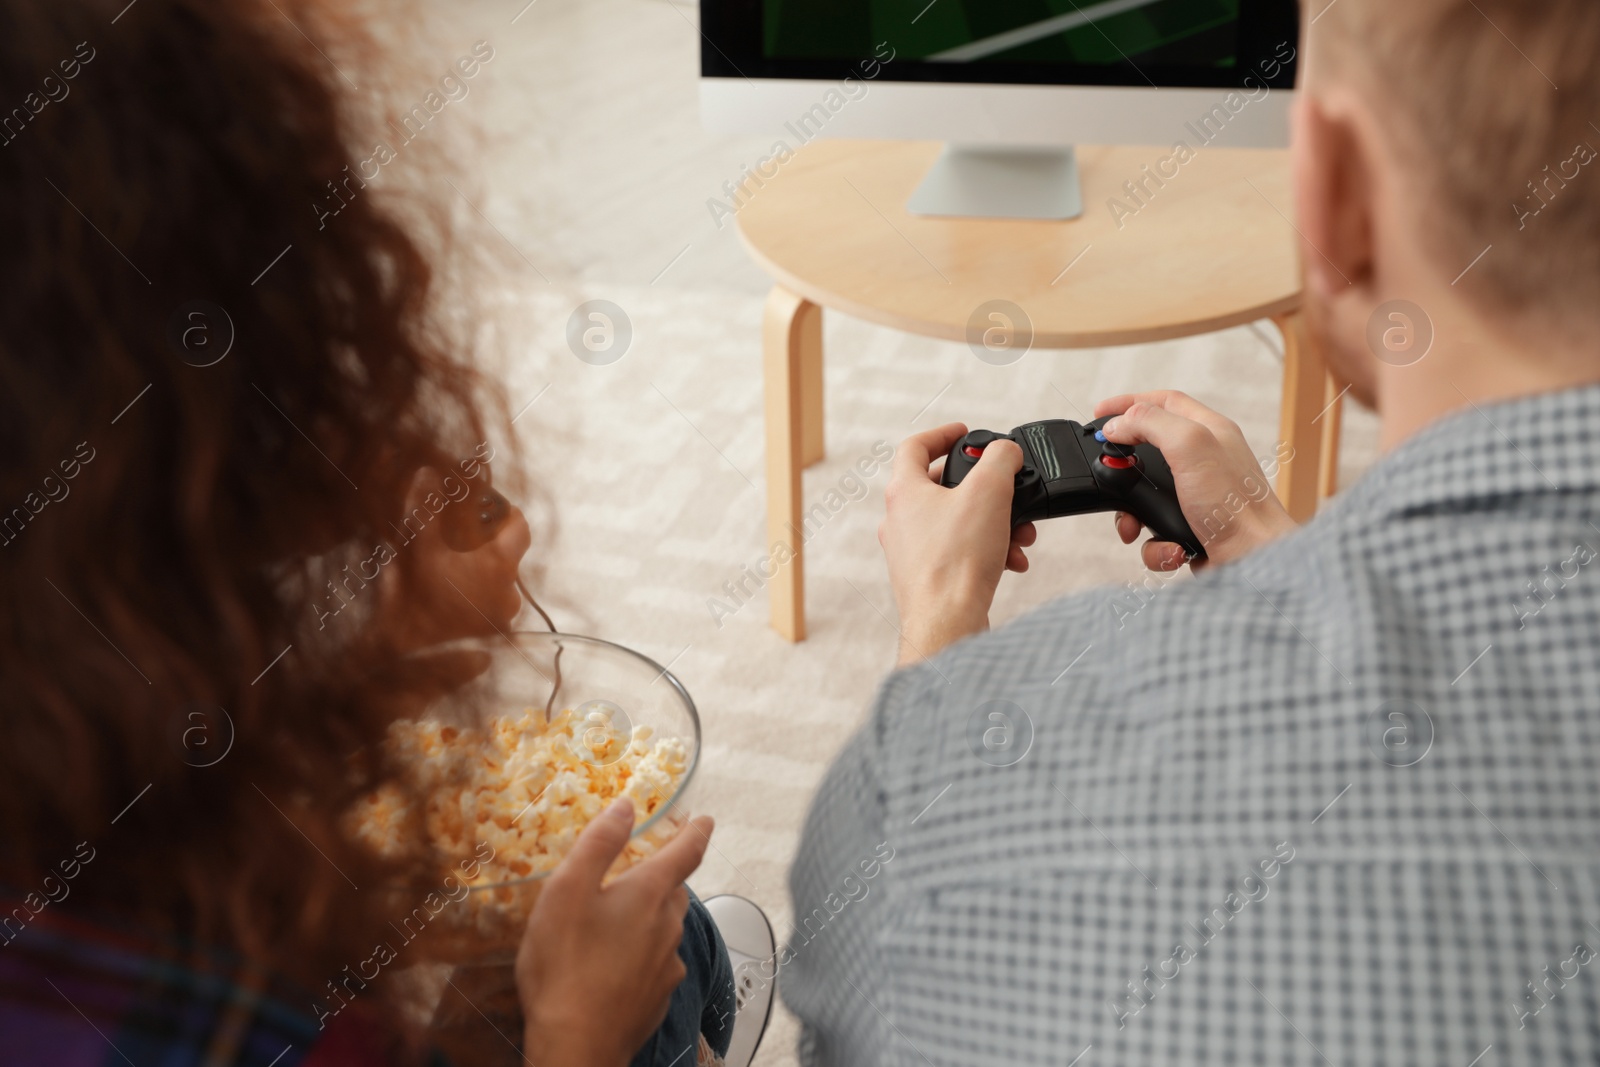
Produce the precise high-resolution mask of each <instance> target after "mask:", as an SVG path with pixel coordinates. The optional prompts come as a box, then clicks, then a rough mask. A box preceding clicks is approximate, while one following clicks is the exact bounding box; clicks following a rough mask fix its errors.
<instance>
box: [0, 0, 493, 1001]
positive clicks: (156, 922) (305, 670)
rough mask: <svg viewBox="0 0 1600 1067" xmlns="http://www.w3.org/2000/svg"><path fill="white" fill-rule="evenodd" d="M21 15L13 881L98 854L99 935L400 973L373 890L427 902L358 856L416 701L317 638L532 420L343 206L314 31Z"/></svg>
mask: <svg viewBox="0 0 1600 1067" xmlns="http://www.w3.org/2000/svg"><path fill="white" fill-rule="evenodd" d="M3 7H4V11H5V14H6V16H7V19H6V22H7V32H5V33H4V34H0V109H10V108H11V107H12V105H13V104H15V105H17V107H20V108H22V109H24V110H25V112H26V114H24V115H22V116H20V117H19V116H18V115H17V114H16V113H15V112H14V111H13V110H0V190H4V192H5V194H6V195H5V207H4V209H3V210H0V279H3V282H4V284H3V285H0V452H3V455H4V456H5V460H4V462H3V464H0V531H3V532H0V582H3V584H4V588H5V592H6V595H5V598H4V606H3V609H0V610H3V622H0V677H3V678H4V680H5V687H4V696H3V697H0V708H3V711H0V819H3V828H4V829H3V834H0V837H3V840H0V883H4V884H7V885H9V886H11V887H13V888H18V887H20V888H22V889H27V888H29V887H32V886H35V885H37V884H38V883H39V881H40V879H42V878H43V877H45V876H46V875H47V874H49V873H50V872H51V869H52V868H53V867H54V866H55V864H56V863H57V862H58V861H60V860H61V859H62V858H63V857H66V856H70V855H71V854H72V849H73V847H74V845H75V844H76V843H77V842H80V841H88V842H91V843H92V845H93V847H94V848H95V850H96V852H97V858H96V859H95V861H94V863H93V865H92V866H91V867H89V868H88V869H87V870H86V871H85V872H84V874H83V875H82V876H81V877H79V878H78V879H77V881H76V882H75V883H74V886H73V893H72V900H71V903H70V904H69V905H67V906H69V907H78V908H83V909H86V911H88V912H99V913H103V914H109V915H112V916H116V917H119V918H124V919H126V920H128V921H130V922H134V923H137V924H139V925H140V926H141V927H145V928H151V929H154V930H157V931H160V932H162V933H165V934H170V935H175V936H179V937H181V938H183V939H184V940H191V939H192V940H194V941H198V942H199V943H203V944H208V945H215V946H220V947H222V948H225V949H227V950H229V951H230V952H234V953H238V954H241V955H243V956H244V957H245V958H246V959H248V960H250V961H251V962H252V963H256V964H259V965H261V966H263V967H266V968H270V969H271V970H273V971H276V972H278V973H280V974H283V975H286V976H289V977H290V978H293V979H296V980H298V981H300V982H301V983H303V984H304V985H305V986H306V987H308V988H310V989H313V990H320V989H321V987H322V986H323V984H324V981H325V980H326V979H327V978H329V977H332V976H333V975H335V974H337V973H338V972H339V970H340V968H341V967H343V966H344V965H346V964H348V963H351V962H352V961H355V960H359V959H361V958H363V957H365V956H367V955H369V954H370V952H371V946H372V944H373V942H374V939H375V931H376V930H377V929H378V928H380V927H381V926H383V925H384V920H385V916H384V915H383V913H382V912H383V909H382V908H381V907H379V906H378V899H379V898H377V897H375V896H374V890H376V889H380V888H382V887H385V886H393V885H395V884H396V881H397V879H401V880H403V879H405V878H407V877H409V876H411V875H412V874H414V876H415V879H416V881H417V884H419V885H422V884H424V883H425V882H426V881H427V880H428V878H429V876H428V875H427V873H426V872H423V871H417V872H406V871H396V870H394V869H391V868H389V867H385V866H384V865H383V864H382V863H380V861H378V860H376V859H374V858H373V857H371V856H368V855H366V854H364V853H362V852H360V851H358V850H357V849H355V848H353V847H352V846H351V845H350V844H349V843H348V842H347V841H346V839H345V837H344V835H343V834H341V833H340V830H339V826H338V818H339V813H340V812H341V811H343V810H345V809H346V808H347V807H348V805H349V804H350V803H351V802H352V801H353V799H354V798H355V797H356V796H358V795H359V794H361V793H362V792H364V791H366V790H367V789H369V788H371V787H372V786H373V785H374V784H375V783H376V782H377V780H378V779H379V777H380V776H381V775H382V773H383V771H382V768H381V767H378V766H374V765H371V764H370V762H369V763H362V762H359V761H356V760H353V759H352V754H355V753H361V752H366V751H371V749H372V747H373V745H374V742H375V741H376V740H378V739H379V738H380V737H381V734H382V731H383V730H384V728H385V726H386V725H387V722H388V720H389V718H390V717H392V715H393V708H392V703H391V700H392V697H393V695H394V694H393V692H392V690H391V689H389V688H387V687H386V685H384V684H380V683H379V681H378V680H379V679H383V678H390V679H392V678H393V677H394V673H393V671H392V670H391V665H390V664H389V663H388V662H387V661H386V657H387V655H388V653H386V652H385V651H384V649H383V648H382V647H380V646H379V645H378V644H376V643H374V642H362V641H344V642H343V643H341V644H340V646H339V647H338V648H337V649H332V648H330V647H328V646H326V645H319V644H318V642H317V641H316V640H313V639H310V638H308V637H307V629H308V628H307V625H306V623H307V620H308V619H314V618H315V617H316V616H315V614H314V609H313V607H312V606H311V604H310V601H311V600H312V599H314V598H317V597H321V596H325V591H324V589H323V588H322V584H323V579H324V578H325V577H326V575H324V574H323V573H322V571H321V569H320V568H321V567H322V566H323V564H322V563H320V562H319V561H320V560H322V559H324V558H325V557H326V555H327V554H328V553H329V552H330V551H333V550H335V549H337V548H338V547H339V546H341V545H349V544H365V545H367V546H370V545H371V544H372V543H373V542H374V541H376V540H379V539H381V538H387V537H390V536H391V535H390V533H389V531H390V529H391V527H390V523H391V520H393V519H394V518H395V517H396V516H397V515H398V514H399V513H400V512H401V501H402V500H403V498H404V494H405V490H406V488H407V484H408V480H409V478H410V476H411V473H412V472H413V471H414V470H416V469H417V468H418V467H419V466H421V465H423V464H436V465H437V464H440V463H447V464H451V463H455V462H457V461H460V460H465V459H469V458H470V457H472V456H474V455H475V454H480V453H479V451H478V450H479V449H480V446H481V445H482V443H483V442H484V440H485V438H486V436H487V434H488V432H489V429H488V428H486V422H488V421H489V419H490V416H489V415H486V414H485V412H486V411H493V412H494V413H495V414H494V416H493V417H494V419H496V420H499V421H498V422H497V423H496V425H499V426H501V428H503V420H504V405H503V403H499V404H495V405H492V406H486V404H485V397H486V396H487V395H489V391H487V389H486V385H485V382H484V381H483V380H482V379H481V378H480V376H479V375H477V374H476V373H475V372H474V370H473V369H472V368H471V366H470V364H469V363H468V361H467V359H466V357H465V356H464V355H463V349H462V348H460V347H459V346H458V345H457V344H456V343H455V341H454V340H453V339H452V338H451V336H450V334H449V331H448V330H446V329H445V328H443V327H441V326H440V325H439V321H438V317H437V316H436V315H435V314H433V313H432V311H431V310H430V309H431V306H432V299H431V297H430V294H431V293H432V292H433V290H434V288H436V287H435V286H434V282H433V276H432V272H431V269H430V261H429V257H428V256H427V255H426V254H425V253H424V250H423V247H424V246H423V245H421V244H419V238H417V237H415V236H413V235H412V233H414V232H415V230H414V228H413V231H412V233H408V230H407V227H406V226H405V225H402V222H401V220H400V218H399V217H397V215H396V214H395V212H394V210H393V209H392V207H391V208H390V209H389V210H385V208H384V206H383V201H381V200H380V199H379V198H377V197H376V196H374V195H364V196H360V197H356V198H354V199H353V200H352V201H351V202H349V203H348V205H347V206H345V207H344V208H343V210H342V211H340V213H339V215H338V217H337V220H336V222H329V223H327V224H326V225H325V224H324V223H325V222H326V221H327V220H325V219H323V218H321V217H320V216H319V212H318V210H317V209H316V208H315V207H314V206H313V205H319V204H324V203H326V202H327V198H328V190H329V186H328V182H329V181H332V180H339V179H342V178H343V177H344V176H345V175H346V174H347V173H352V172H354V171H355V169H356V166H357V163H358V160H359V159H361V158H362V156H364V155H365V154H366V153H364V152H361V151H359V150H356V149H354V148H353V146H352V140H353V137H354V130H355V126H354V120H353V119H352V118H351V116H350V115H349V114H348V109H347V107H346V106H345V105H343V104H341V96H340V86H341V84H342V83H341V81H340V79H341V75H340V74H339V73H337V72H336V70H335V69H334V68H332V67H331V66H330V62H329V60H327V59H326V58H324V56H323V55H322V54H321V53H320V52H319V51H318V50H316V49H314V48H312V47H309V46H308V45H307V42H306V40H305V39H304V38H303V37H302V36H301V35H300V29H299V27H303V26H305V25H308V24H314V23H313V19H314V14H315V13H313V12H308V11H305V10H303V5H297V4H292V3H290V2H289V0H276V3H270V4H260V3H256V2H252V0H141V2H140V3H139V4H138V5H137V6H136V7H132V8H131V9H129V8H125V7H124V4H123V3H122V2H121V0H116V2H109V0H108V2H105V3H98V2H87V0H50V2H42V0H40V2H27V0H5V2H4V3H3ZM118 9H122V13H121V14H120V15H118ZM341 39H344V38H341ZM360 47H362V46H361V45H360V43H359V42H355V41H353V39H352V40H346V48H347V49H359V48H360ZM368 47H370V46H368ZM69 71H70V72H71V73H70V75H69ZM63 87H65V88H63ZM35 105H37V107H35ZM346 168H349V170H348V171H347V170H346ZM195 301H203V302H205V304H204V305H203V313H202V317H201V318H200V319H198V320H195V319H193V318H192V315H191V312H192V310H193V308H194V307H195V306H196V305H194V304H193V302H195ZM218 309H220V314H219V312H218ZM230 322H231V337H232V345H231V349H229V350H228V351H227V354H226V355H225V356H224V357H223V358H221V359H220V360H217V361H216V362H209V361H210V360H211V359H212V358H214V357H215V355H216V354H217V352H218V351H220V346H221V344H222V342H223V341H224V340H225V339H226V336H227V334H228V332H229V331H228V324H229V323H230ZM194 323H199V324H202V325H203V328H204V329H205V330H208V331H211V334H210V336H211V338H212V344H213V345H214V346H218V347H213V348H212V349H209V350H207V351H206V353H205V357H204V358H196V352H195V350H193V349H192V347H191V345H190V343H189V342H190V341H192V340H195V339H194V338H188V337H186V336H185V334H184V330H186V329H188V328H189V327H190V326H191V325H192V324H194ZM200 364H209V365H200ZM69 472H70V474H69ZM404 565H405V561H404V560H402V562H401V566H402V568H403V567H404ZM392 684H393V683H392V681H391V683H389V685H392ZM197 707H198V708H207V709H210V708H217V707H220V708H222V709H225V711H226V716H227V718H228V719H229V720H231V724H232V728H233V735H234V736H233V742H232V748H231V750H230V751H229V752H228V754H227V755H226V757H225V758H223V759H221V760H220V761H219V762H216V763H215V764H214V765H210V766H196V765H195V764H196V763H204V762H205V761H203V760H196V759H193V758H186V757H189V756H192V751H193V750H192V748H191V749H189V750H186V749H185V746H184V740H185V739H184V736H183V735H184V733H185V731H186V730H187V729H189V728H190V724H191V717H190V714H189V713H190V711H191V710H192V709H194V708H197ZM208 721H209V720H208ZM221 721H222V720H221V719H217V720H216V722H218V723H220V722H221ZM219 728H220V727H219ZM219 744H220V739H219ZM357 887H359V888H357ZM429 888H432V887H431V886H430V887H429Z"/></svg>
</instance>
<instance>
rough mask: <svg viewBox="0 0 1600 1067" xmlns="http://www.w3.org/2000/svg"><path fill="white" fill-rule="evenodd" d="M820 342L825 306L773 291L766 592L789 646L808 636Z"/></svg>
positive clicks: (767, 329) (766, 329)
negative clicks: (807, 481) (806, 472)
mask: <svg viewBox="0 0 1600 1067" xmlns="http://www.w3.org/2000/svg"><path fill="white" fill-rule="evenodd" d="M821 338H822V330H821V309H820V308H819V307H817V305H815V304H813V303H811V302H809V301H807V300H804V299H802V298H800V297H798V296H796V295H794V294H793V293H791V292H789V291H788V290H787V289H784V288H783V287H782V286H773V288H772V292H771V293H770V294H769V295H768V296H767V307H766V312H765V317H764V320H763V322H762V327H761V345H762V368H763V377H764V378H765V382H766V409H767V410H766V421H767V547H768V549H769V550H770V551H771V552H772V553H773V556H772V562H773V565H774V566H775V567H776V569H777V573H776V574H775V575H774V576H773V578H772V580H771V581H770V582H769V583H768V584H767V591H768V596H769V597H770V598H771V602H772V628H773V629H774V630H777V631H778V633H779V634H781V635H783V636H784V637H785V638H787V639H788V640H790V641H804V640H805V637H806V601H805V596H806V590H805V563H804V560H803V559H802V556H801V553H802V551H803V540H804V539H803V538H802V537H801V536H800V533H799V530H800V470H801V468H802V467H803V466H804V465H805V457H806V456H807V455H808V452H807V450H806V445H807V443H813V444H814V446H815V447H816V449H817V451H818V454H819V456H820V452H821V448H822V435H821V422H822V420H821V412H822V396H821V389H820V378H821V370H822V352H821V347H822V346H821ZM813 349H815V351H814V352H813V351H812V350H813ZM811 364H814V365H815V367H816V371H817V379H818V382H819V386H818V388H817V389H816V391H815V393H814V394H813V396H814V404H813V406H814V407H815V410H816V436H815V438H813V439H809V442H808V438H807V437H806V434H805V429H806V423H807V403H806V401H807V400H808V399H809V398H808V397H807V395H806V393H807V389H806V378H807V367H808V365H811ZM785 548H786V549H787V551H784V549H785ZM780 561H781V562H780Z"/></svg>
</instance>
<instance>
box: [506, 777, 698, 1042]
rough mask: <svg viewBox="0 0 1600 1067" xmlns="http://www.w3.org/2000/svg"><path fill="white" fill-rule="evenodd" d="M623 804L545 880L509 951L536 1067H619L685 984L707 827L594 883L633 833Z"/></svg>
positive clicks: (684, 833) (694, 826)
mask: <svg viewBox="0 0 1600 1067" xmlns="http://www.w3.org/2000/svg"><path fill="white" fill-rule="evenodd" d="M633 818H634V816H633V802H632V801H630V800H620V801H618V802H616V803H614V804H612V805H611V807H609V808H607V809H606V810H605V811H604V812H602V813H601V814H600V815H599V816H597V817H596V818H595V819H594V820H593V821H592V822H591V823H590V824H589V825H588V826H587V827H586V828H585V829H584V831H583V833H582V834H580V835H579V837H578V840H577V843H576V844H575V845H573V847H572V851H571V852H569V853H568V854H567V856H566V858H565V859H564V860H562V862H561V865H560V866H559V867H557V868H556V870H555V871H554V872H553V873H552V874H551V875H550V877H549V879H548V880H547V881H546V882H545V885H544V889H543V890H542V891H541V892H540V893H539V899H538V902H537V903H536V904H535V905H534V908H533V914H532V915H530V916H529V917H528V926H527V930H526V932H525V933H524V934H523V938H522V945H521V948H520V949H519V950H518V952H517V992H518V995H519V997H520V999H521V1001H522V1012H523V1019H524V1021H525V1037H524V1049H525V1053H526V1055H527V1058H528V1060H529V1061H530V1062H532V1063H535V1064H538V1067H626V1064H627V1063H628V1062H629V1061H630V1060H631V1059H632V1058H633V1056H634V1054H635V1053H637V1052H638V1051H639V1049H640V1048H641V1047H642V1046H643V1045H644V1043H645V1041H646V1040H647V1039H648V1038H649V1037H650V1035H651V1034H652V1033H654V1032H655V1030H656V1028H657V1027H659V1026H660V1025H661V1020H662V1019H663V1018H665V1017H666V1013H667V1005H668V1003H669V1001H670V1000H671V999H672V992H673V990H675V989H677V988H678V983H679V982H680V981H682V980H683V976H684V973H685V972H684V966H683V960H681V959H680V958H679V957H678V943H679V942H680V941H681V940H682V939H683V917H684V915H685V913H686V912H687V911H688V910H689V891H688V889H687V888H685V886H684V884H683V880H684V879H685V878H687V877H688V876H689V874H690V873H691V872H693V871H694V870H695V868H697V867H699V866H700V860H701V859H702V858H703V857H704V856H705V853H706V846H707V845H708V844H710V841H711V830H712V822H711V819H710V818H708V817H706V816H700V817H698V818H695V819H692V820H690V821H689V823H688V824H687V825H685V826H684V827H683V828H682V829H681V830H679V831H678V836H676V837H674V838H673V839H672V840H671V841H669V842H668V843H667V844H666V845H665V846H663V847H662V849H661V850H660V851H659V852H657V853H656V854H655V855H653V856H651V857H650V858H649V859H646V860H644V861H643V862H641V863H639V864H637V865H636V866H634V867H631V868H630V869H628V870H626V871H624V872H623V873H622V874H619V875H618V876H617V877H616V878H614V879H612V880H611V882H610V884H608V885H601V881H602V880H603V879H604V878H605V875H606V872H607V871H608V870H610V869H611V865H612V863H613V862H615V860H616V858H617V856H619V855H620V854H621V853H622V850H623V848H624V847H625V846H626V845H627V843H628V837H629V835H630V834H631V833H632V831H633Z"/></svg>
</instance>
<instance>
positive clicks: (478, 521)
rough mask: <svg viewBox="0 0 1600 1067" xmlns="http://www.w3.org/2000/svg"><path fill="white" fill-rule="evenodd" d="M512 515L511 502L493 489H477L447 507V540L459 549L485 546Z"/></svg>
mask: <svg viewBox="0 0 1600 1067" xmlns="http://www.w3.org/2000/svg"><path fill="white" fill-rule="evenodd" d="M510 517H511V502H510V501H509V500H507V499H506V498H505V497H503V496H501V495H500V494H499V493H497V492H495V491H494V490H493V489H490V488H487V487H485V488H482V489H478V488H474V489H473V490H472V493H471V495H470V496H468V497H467V498H465V499H463V500H461V501H460V502H459V503H453V504H451V506H450V507H449V508H447V509H445V518H444V543H445V544H446V545H448V546H450V547H451V548H452V549H454V550H455V551H457V552H470V551H472V550H473V549H475V548H478V547H480V546H481V545H486V544H488V543H489V542H490V541H492V540H493V539H494V535H495V534H497V533H499V532H500V527H502V526H504V525H505V523H506V520H507V519H508V518H510Z"/></svg>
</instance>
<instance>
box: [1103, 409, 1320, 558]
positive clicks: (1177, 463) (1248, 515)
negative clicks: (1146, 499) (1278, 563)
mask: <svg viewBox="0 0 1600 1067" xmlns="http://www.w3.org/2000/svg"><path fill="white" fill-rule="evenodd" d="M1094 414H1095V417H1096V418H1100V417H1102V416H1105V415H1115V416H1117V417H1116V418H1115V419H1113V420H1111V421H1110V422H1108V423H1107V424H1106V426H1105V435H1106V438H1107V439H1108V440H1111V441H1115V442H1116V443H1117V444H1119V445H1132V444H1139V443H1142V442H1149V443H1150V444H1153V445H1155V446H1156V447H1157V448H1159V449H1161V454H1162V455H1163V456H1165V457H1166V460H1167V466H1169V467H1171V468H1172V480H1173V482H1174V484H1175V485H1176V486H1177V490H1178V503H1179V504H1180V505H1181V506H1182V508H1183V517H1184V518H1186V519H1188V520H1189V526H1190V528H1192V529H1193V530H1194V532H1195V536H1196V537H1198V538H1199V539H1200V543H1201V544H1202V545H1203V546H1204V547H1205V550H1206V560H1204V561H1196V563H1195V567H1196V569H1198V568H1200V567H1203V566H1205V565H1206V564H1207V563H1227V562H1229V561H1231V560H1235V559H1238V558H1239V557H1241V556H1244V555H1247V554H1248V553H1250V552H1252V551H1254V550H1255V549H1257V548H1259V547H1260V546H1261V545H1264V544H1266V543H1267V542H1268V541H1271V540H1273V539H1274V538H1277V537H1279V536H1281V535H1282V534H1284V533H1287V532H1288V531H1290V530H1293V529H1294V528H1295V523H1294V520H1293V519H1291V518H1289V514H1288V512H1286V511H1284V510H1283V505H1281V504H1279V503H1278V498H1277V496H1276V495H1275V494H1274V493H1273V492H1272V485H1271V482H1270V480H1269V479H1268V478H1267V476H1266V475H1265V474H1264V473H1263V472H1262V470H1261V464H1260V463H1259V462H1257V461H1256V458H1255V456H1253V455H1252V454H1251V452H1250V446H1249V444H1247V443H1246V442H1245V439H1244V434H1243V433H1241V432H1240V430H1239V427H1238V426H1237V425H1236V424H1235V423H1234V422H1233V420H1231V419H1228V418H1226V417H1224V416H1222V415H1219V414H1217V413H1216V412H1215V411H1212V410H1211V409H1210V408H1208V407H1206V406H1205V405H1204V404H1202V403H1200V402H1199V401H1198V400H1195V399H1194V398H1193V397H1189V396H1186V395H1184V394H1183V393H1177V392H1171V391H1161V392H1154V393H1137V394H1128V395H1124V396H1114V397H1110V398H1108V399H1106V400H1102V401H1100V403H1098V404H1096V405H1095V409H1094ZM1116 523H1117V533H1118V535H1120V536H1121V538H1122V542H1123V544H1129V545H1131V544H1133V542H1134V541H1136V540H1138V538H1139V534H1140V531H1141V530H1142V529H1143V527H1142V526H1141V525H1140V523H1139V520H1138V519H1135V518H1134V517H1133V516H1132V515H1127V514H1124V513H1122V512H1118V513H1117V517H1116ZM1142 553H1143V556H1144V565H1145V566H1146V567H1149V568H1150V569H1151V570H1153V571H1170V570H1176V569H1177V568H1179V567H1181V566H1183V563H1184V560H1185V558H1186V556H1185V553H1184V551H1183V549H1182V547H1180V546H1178V545H1175V544H1173V543H1172V542H1170V541H1154V540H1152V541H1149V542H1146V543H1145V545H1144V548H1143V549H1142Z"/></svg>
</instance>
